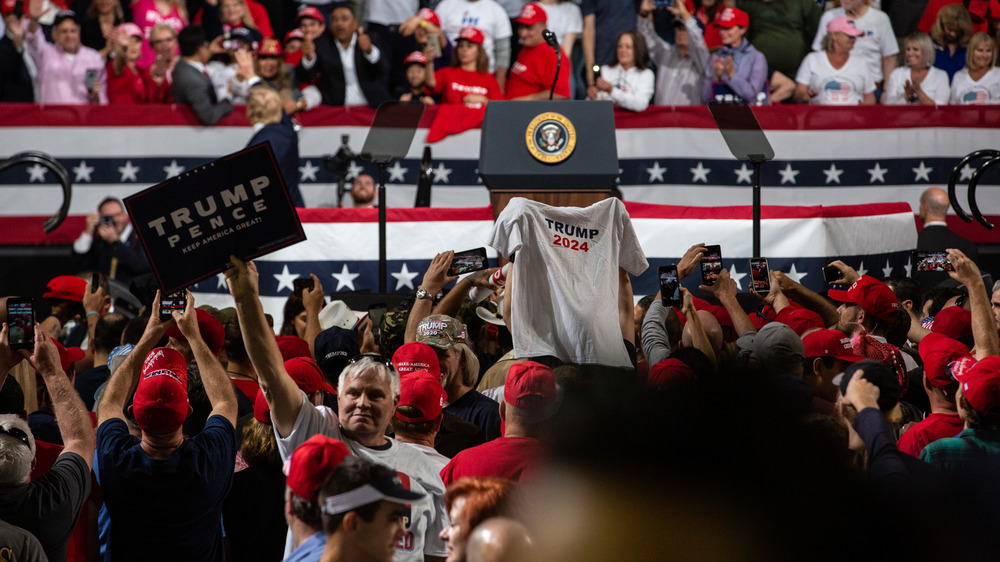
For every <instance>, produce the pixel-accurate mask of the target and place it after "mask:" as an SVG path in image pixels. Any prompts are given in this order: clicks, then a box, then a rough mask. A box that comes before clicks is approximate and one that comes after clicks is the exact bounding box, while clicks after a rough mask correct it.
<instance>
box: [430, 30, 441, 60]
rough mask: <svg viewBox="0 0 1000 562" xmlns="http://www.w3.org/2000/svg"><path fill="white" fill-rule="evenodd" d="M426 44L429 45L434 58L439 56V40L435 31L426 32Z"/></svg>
mask: <svg viewBox="0 0 1000 562" xmlns="http://www.w3.org/2000/svg"><path fill="white" fill-rule="evenodd" d="M427 44H428V45H430V46H431V52H432V53H433V54H434V58H440V57H441V40H440V39H438V35H437V33H428V34H427Z"/></svg>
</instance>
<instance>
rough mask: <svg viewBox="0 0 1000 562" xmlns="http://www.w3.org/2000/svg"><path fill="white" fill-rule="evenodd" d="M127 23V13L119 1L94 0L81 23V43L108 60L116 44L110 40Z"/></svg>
mask: <svg viewBox="0 0 1000 562" xmlns="http://www.w3.org/2000/svg"><path fill="white" fill-rule="evenodd" d="M125 21H126V20H125V13H124V12H123V11H122V5H121V2H120V1H119V0H94V1H93V2H91V3H90V6H88V7H87V11H86V12H84V15H83V20H82V21H81V22H80V42H81V43H83V44H84V45H85V46H87V47H90V48H91V49H93V50H95V51H97V52H98V53H101V56H102V57H104V60H107V59H108V57H109V56H110V55H111V51H113V50H114V49H115V45H114V42H113V41H109V40H108V39H110V38H111V36H112V35H113V32H114V31H115V29H117V28H118V26H120V25H121V24H123V23H125Z"/></svg>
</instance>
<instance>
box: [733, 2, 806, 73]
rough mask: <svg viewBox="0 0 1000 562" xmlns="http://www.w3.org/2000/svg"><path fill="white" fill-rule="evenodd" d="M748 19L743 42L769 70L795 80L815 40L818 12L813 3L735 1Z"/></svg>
mask: <svg viewBox="0 0 1000 562" xmlns="http://www.w3.org/2000/svg"><path fill="white" fill-rule="evenodd" d="M737 6H738V7H739V8H740V9H741V10H744V11H745V12H746V13H747V15H748V16H749V17H750V28H749V29H748V30H747V39H749V40H750V43H751V44H752V45H753V46H754V47H755V48H756V49H758V50H759V51H760V52H762V53H764V57H765V58H766V59H767V63H768V65H769V66H770V69H771V70H777V71H778V72H780V73H782V74H784V75H785V76H795V71H796V70H798V69H799V65H801V64H802V59H803V58H804V57H805V56H806V55H807V54H809V52H810V48H809V46H810V44H811V43H812V40H813V39H814V38H815V37H816V29H817V28H818V25H819V18H820V8H819V5H818V4H817V3H816V2H814V1H813V0H739V2H737Z"/></svg>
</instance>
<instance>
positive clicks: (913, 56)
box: [885, 31, 951, 105]
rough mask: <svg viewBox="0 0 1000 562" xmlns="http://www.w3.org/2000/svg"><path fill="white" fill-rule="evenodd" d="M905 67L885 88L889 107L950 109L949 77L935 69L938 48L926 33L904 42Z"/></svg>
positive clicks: (891, 77)
mask: <svg viewBox="0 0 1000 562" xmlns="http://www.w3.org/2000/svg"><path fill="white" fill-rule="evenodd" d="M903 43H904V45H905V46H904V54H905V58H904V60H905V61H906V65H905V66H901V67H899V68H897V69H896V70H893V71H892V74H891V75H890V76H889V83H888V85H886V87H885V103H886V104H887V105H904V104H909V105H946V104H947V103H948V98H949V96H950V95H951V87H950V86H949V84H948V73H946V72H945V71H943V70H941V69H940V68H935V67H934V66H932V65H933V64H934V44H933V43H932V42H931V38H930V36H928V35H927V34H926V33H924V32H923V31H917V32H914V33H912V34H911V35H910V36H909V37H907V38H906V39H905V40H904V41H903Z"/></svg>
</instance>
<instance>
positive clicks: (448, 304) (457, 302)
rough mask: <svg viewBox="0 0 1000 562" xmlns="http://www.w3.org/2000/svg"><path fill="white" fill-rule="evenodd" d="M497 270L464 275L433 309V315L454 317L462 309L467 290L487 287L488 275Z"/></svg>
mask: <svg viewBox="0 0 1000 562" xmlns="http://www.w3.org/2000/svg"><path fill="white" fill-rule="evenodd" d="M497 269H498V268H496V267H491V268H489V269H484V270H482V271H477V272H475V273H473V274H471V275H466V276H465V277H463V278H462V279H461V280H460V281H459V282H458V283H456V284H455V287H454V288H452V290H450V291H448V294H447V295H445V296H444V298H442V299H441V302H439V303H438V304H437V306H435V307H434V314H447V315H448V316H455V315H457V314H458V309H460V308H462V303H464V302H465V299H466V297H468V296H469V290H470V289H472V288H473V287H489V286H490V285H489V282H490V275H493V273H494V272H496V270H497Z"/></svg>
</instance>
